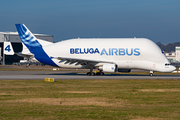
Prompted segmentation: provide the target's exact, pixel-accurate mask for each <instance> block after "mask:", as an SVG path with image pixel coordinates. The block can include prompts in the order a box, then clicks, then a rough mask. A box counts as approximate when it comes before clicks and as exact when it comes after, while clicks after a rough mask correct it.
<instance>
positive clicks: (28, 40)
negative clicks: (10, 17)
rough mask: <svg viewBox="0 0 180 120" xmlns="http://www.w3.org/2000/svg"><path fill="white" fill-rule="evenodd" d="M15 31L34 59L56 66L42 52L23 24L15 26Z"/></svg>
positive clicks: (36, 40) (38, 43) (35, 39)
mask: <svg viewBox="0 0 180 120" xmlns="http://www.w3.org/2000/svg"><path fill="white" fill-rule="evenodd" d="M16 28H17V31H18V33H19V37H20V39H21V41H22V43H23V44H24V45H25V46H26V47H27V48H28V49H29V51H30V52H31V53H32V54H34V57H35V58H36V59H37V60H38V61H39V62H41V63H44V64H48V65H52V66H57V65H56V64H55V63H54V61H53V60H52V58H51V57H50V56H49V55H48V54H47V53H46V52H45V51H44V48H43V47H42V45H41V44H40V42H39V41H38V39H37V38H36V37H35V36H34V35H33V34H32V33H31V32H30V30H29V29H28V28H27V27H26V26H25V25H24V24H16Z"/></svg>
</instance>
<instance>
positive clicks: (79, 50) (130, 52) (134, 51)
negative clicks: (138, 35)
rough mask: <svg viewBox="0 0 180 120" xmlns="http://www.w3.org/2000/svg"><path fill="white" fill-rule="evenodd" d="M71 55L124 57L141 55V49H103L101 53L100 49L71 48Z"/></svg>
mask: <svg viewBox="0 0 180 120" xmlns="http://www.w3.org/2000/svg"><path fill="white" fill-rule="evenodd" d="M70 54H100V55H107V56H124V55H128V56H131V55H135V56H139V55H140V49H139V48H109V49H106V48H103V49H102V50H101V51H99V49H98V48H70Z"/></svg>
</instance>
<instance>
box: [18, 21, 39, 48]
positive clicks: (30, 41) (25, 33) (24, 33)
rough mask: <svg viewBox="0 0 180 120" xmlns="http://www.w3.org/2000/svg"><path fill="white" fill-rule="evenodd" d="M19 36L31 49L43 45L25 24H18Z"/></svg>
mask: <svg viewBox="0 0 180 120" xmlns="http://www.w3.org/2000/svg"><path fill="white" fill-rule="evenodd" d="M16 28H17V31H18V33H19V37H20V39H21V41H22V42H23V43H24V45H25V46H26V47H27V48H28V49H29V50H30V51H31V49H33V48H38V47H42V46H41V44H40V43H39V42H38V40H37V38H36V37H35V36H34V35H33V34H32V33H31V32H30V30H29V29H28V28H27V27H26V26H25V25H24V24H16Z"/></svg>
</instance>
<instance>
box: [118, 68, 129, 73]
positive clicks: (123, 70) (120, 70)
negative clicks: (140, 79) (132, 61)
mask: <svg viewBox="0 0 180 120" xmlns="http://www.w3.org/2000/svg"><path fill="white" fill-rule="evenodd" d="M117 71H118V72H131V69H118V70H117Z"/></svg>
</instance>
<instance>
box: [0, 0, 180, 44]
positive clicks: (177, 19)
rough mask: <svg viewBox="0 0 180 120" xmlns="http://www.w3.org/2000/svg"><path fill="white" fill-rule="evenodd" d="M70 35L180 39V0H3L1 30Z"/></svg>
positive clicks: (56, 39)
mask: <svg viewBox="0 0 180 120" xmlns="http://www.w3.org/2000/svg"><path fill="white" fill-rule="evenodd" d="M16 23H24V24H25V25H26V26H27V27H28V28H29V29H30V31H31V32H33V33H40V34H48V35H53V36H54V40H55V42H57V41H60V40H66V39H71V38H77V37H80V38H132V37H138V38H139V37H140V38H148V39H151V40H152V41H154V42H161V43H173V42H180V0H13V1H12V0H3V1H1V7H0V31H1V32H7V31H12V32H13V31H16V28H15V24H16Z"/></svg>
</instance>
